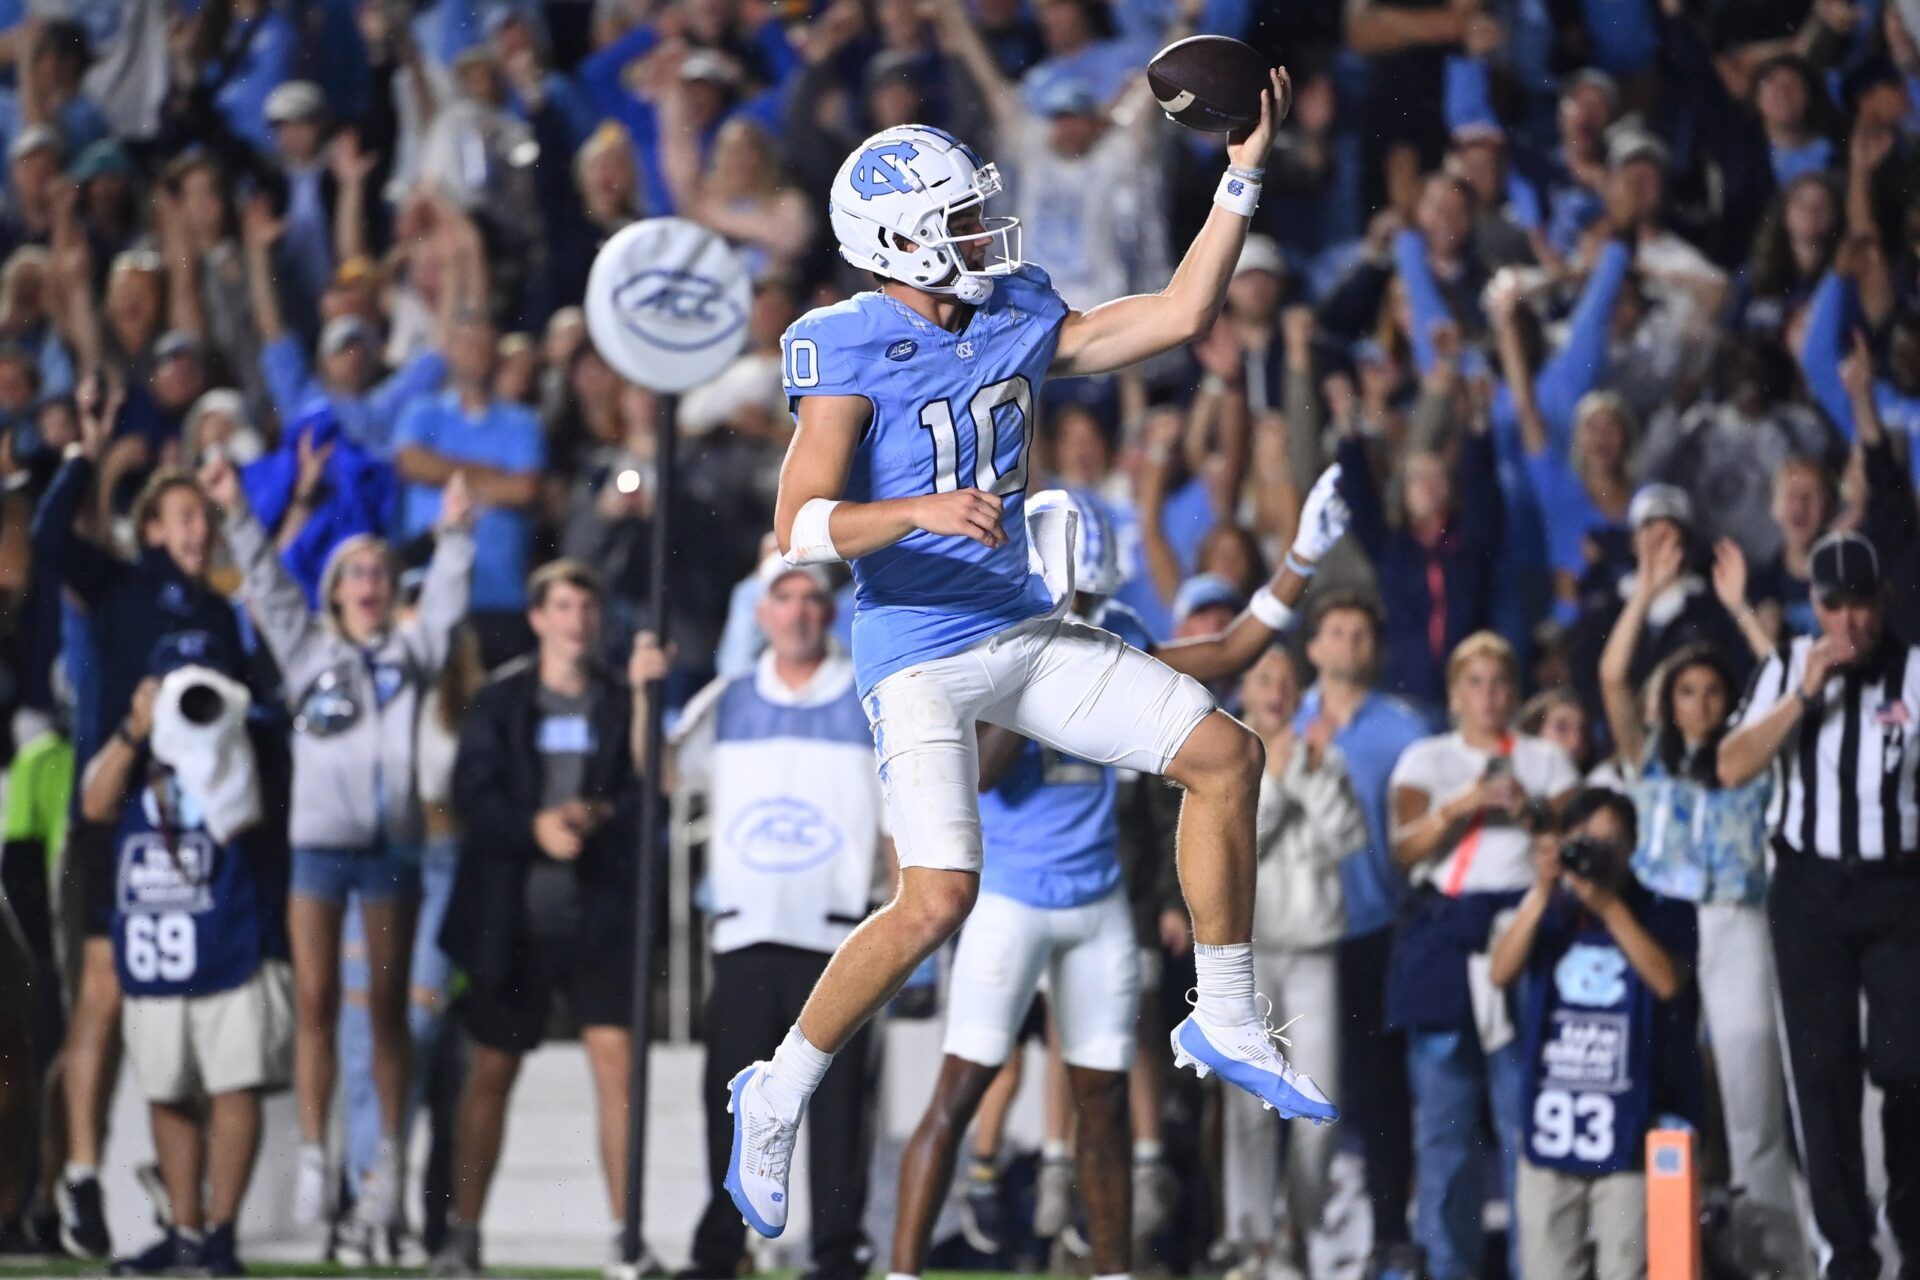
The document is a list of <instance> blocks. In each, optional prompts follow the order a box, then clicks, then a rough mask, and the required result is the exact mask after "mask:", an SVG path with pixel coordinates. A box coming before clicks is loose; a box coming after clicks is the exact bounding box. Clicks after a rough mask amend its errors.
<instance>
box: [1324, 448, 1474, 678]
mask: <svg viewBox="0 0 1920 1280" xmlns="http://www.w3.org/2000/svg"><path fill="white" fill-rule="evenodd" d="M1459 447H1460V456H1459V462H1458V463H1457V464H1456V465H1455V467H1454V481H1453V492H1454V514H1453V515H1452V516H1450V517H1449V518H1448V520H1447V525H1446V529H1445V531H1444V532H1443V533H1442V534H1441V535H1440V538H1439V539H1438V540H1437V541H1436V542H1435V543H1434V545H1433V546H1432V547H1426V546H1423V545H1421V543H1420V542H1419V541H1418V540H1417V539H1416V538H1414V536H1413V535H1412V534H1411V533H1409V532H1407V530H1405V529H1403V528H1397V527H1395V526H1393V525H1390V524H1389V523H1388V521H1387V511H1386V504H1385V503H1384V502H1383V501H1382V499H1381V495H1380V487H1379V485H1378V484H1376V483H1375V481H1374V478H1373V469H1372V463H1371V461H1370V459H1369V458H1368V457H1367V445H1366V442H1365V441H1364V440H1362V439H1360V438H1359V437H1357V436H1353V435H1348V436H1344V437H1342V439H1341V441H1340V449H1339V457H1340V494H1341V496H1342V497H1344V498H1345V499H1346V500H1347V506H1348V508H1349V509H1351V510H1352V512H1353V524H1352V532H1353V534H1354V536H1355V537H1357V538H1358V539H1359V540H1360V545H1361V546H1362V547H1363V548H1365V550H1366V553H1367V556H1368V558H1369V559H1371V560H1372V561H1373V567H1374V571H1375V572H1376V573H1377V574H1378V575H1379V578H1380V598H1381V599H1382V600H1385V601H1386V602H1387V604H1388V608H1387V615H1386V616H1387V625H1386V634H1385V635H1384V636H1383V637H1382V639H1383V641H1384V644H1383V653H1382V656H1381V667H1380V687H1381V688H1382V689H1383V690H1385V691H1386V692H1388V693H1394V694H1398V695H1400V696H1401V697H1403V698H1410V699H1413V700H1414V701H1416V702H1420V703H1423V704H1425V705H1427V706H1438V707H1444V706H1446V705H1447V690H1446V669H1447V655H1448V654H1450V653H1452V652H1453V647H1454V646H1455V645H1457V644H1459V643H1460V642H1461V641H1462V640H1464V639H1466V638H1467V637H1468V636H1470V635H1472V634H1473V633H1474V632H1476V631H1479V630H1481V629H1482V628H1484V627H1487V626H1489V625H1490V624H1491V622H1492V619H1493V591H1494V579H1495V569H1496V567H1497V566H1496V559H1497V557H1498V555H1499V548H1500V529H1501V503H1500V485H1499V481H1498V479H1497V477H1496V476H1495V474H1494V460H1493V442H1492V441H1491V439H1489V438H1488V437H1487V436H1484V435H1475V434H1468V435H1465V436H1463V437H1462V438H1461V440H1460V446H1459ZM1436 590H1437V591H1438V593H1439V598H1438V599H1437V600H1436V598H1435V592H1436ZM1436 611H1438V612H1440V613H1441V615H1442V616H1443V618H1444V624H1443V625H1442V627H1441V628H1440V631H1441V634H1440V635H1439V636H1438V637H1435V636H1434V635H1433V634H1432V632H1433V627H1432V622H1433V619H1434V617H1435V614H1436ZM1436 639H1437V641H1438V644H1437V645H1436V643H1435V642H1436Z"/></svg>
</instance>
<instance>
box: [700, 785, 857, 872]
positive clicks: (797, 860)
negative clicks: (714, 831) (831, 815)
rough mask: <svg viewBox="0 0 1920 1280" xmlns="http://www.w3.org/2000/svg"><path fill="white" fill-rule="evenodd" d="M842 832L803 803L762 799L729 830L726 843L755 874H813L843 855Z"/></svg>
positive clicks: (738, 818) (811, 807)
mask: <svg viewBox="0 0 1920 1280" xmlns="http://www.w3.org/2000/svg"><path fill="white" fill-rule="evenodd" d="M841 843H842V841H841V837H840V829H839V828H838V827H836V826H834V825H833V823H831V822H829V821H828V820H827V819H826V817H825V816H824V815H822V814H821V812H820V811H819V810H818V809H816V808H814V807H813V806H812V805H810V804H808V803H807V802H806V801H804V800H794V799H787V798H783V799H777V800H760V801H757V802H755V803H754V804H750V805H748V806H747V807H746V808H745V809H742V810H741V811H740V812H739V814H737V815H736V816H735V817H734V819H733V822H732V823H731V824H729V825H728V827H727V844H728V845H729V846H731V847H732V848H734V849H736V850H738V851H739V855H740V861H741V862H743V863H744V864H746V865H747V866H748V867H750V868H751V869H753V870H755V871H765V872H768V873H771V874H774V875H792V874H794V873H795V872H800V871H811V870H812V869H813V868H815V867H817V866H819V865H820V864H821V863H823V862H826V861H828V860H829V859H831V858H832V857H833V855H834V854H836V853H839V852H840V846H841Z"/></svg>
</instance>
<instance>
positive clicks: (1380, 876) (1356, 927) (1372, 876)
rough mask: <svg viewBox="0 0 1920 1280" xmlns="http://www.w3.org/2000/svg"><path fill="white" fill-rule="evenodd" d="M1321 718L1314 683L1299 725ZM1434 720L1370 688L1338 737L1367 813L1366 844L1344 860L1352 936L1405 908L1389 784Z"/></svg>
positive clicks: (1378, 926)
mask: <svg viewBox="0 0 1920 1280" xmlns="http://www.w3.org/2000/svg"><path fill="white" fill-rule="evenodd" d="M1319 718H1320V690H1319V688H1318V686H1316V687H1314V688H1312V689H1309V690H1308V691H1307V695H1306V697H1305V698H1303V699H1301V702H1300V711H1299V714H1297V715H1295V716H1294V718H1293V725H1294V729H1295V730H1296V731H1297V732H1300V733H1305V732H1306V729H1307V726H1308V725H1310V724H1312V723H1313V722H1314V721H1315V720H1317V719H1319ZM1433 732H1434V726H1432V725H1430V724H1428V723H1427V721H1426V719H1425V718H1424V717H1422V716H1421V715H1420V713H1419V712H1417V711H1415V710H1414V709H1413V708H1412V707H1411V706H1409V705H1408V704H1407V703H1405V702H1402V701H1401V700H1400V699H1398V698H1395V697H1392V696H1390V695H1388V694H1384V693H1370V694H1368V695H1367V700H1366V701H1365V702H1363V703H1361V704H1360V709H1359V710H1358V711H1356V712H1355V713H1354V715H1353V719H1351V720H1349V721H1347V726H1346V728H1344V729H1342V730H1340V732H1338V733H1336V734H1334V735H1333V743H1334V745H1335V746H1337V747H1339V748H1340V753H1341V754H1342V755H1344V756H1345V757H1346V759H1347V777H1348V778H1349V779H1351V780H1352V782H1353V793H1354V796H1355V797H1356V798H1357V799H1358V800H1359V801H1360V811H1361V813H1363V814H1365V815H1366V819H1367V847H1366V848H1364V849H1356V850H1354V851H1353V852H1352V853H1350V854H1348V855H1347V856H1346V857H1345V858H1344V859H1342V860H1341V863H1340V889H1341V892H1342V893H1343V894H1345V895H1346V904H1347V936H1348V937H1349V938H1358V937H1363V936H1365V935H1366V934H1369V933H1373V932H1374V931H1376V930H1379V929H1384V928H1386V927H1387V926H1388V925H1390V924H1392V923H1393V921H1394V917H1395V915H1396V914H1398V912H1399V909H1400V893H1401V887H1402V884H1403V880H1402V877H1401V875H1400V872H1399V870H1398V869H1397V868H1396V867H1395V866H1394V865H1393V839H1392V831H1393V827H1392V823H1391V822H1390V821H1389V818H1388V814H1387V805H1388V795H1387V792H1388V784H1389V782H1390V781H1391V779H1392V777H1393V766H1394V765H1396V764H1398V763H1399V761H1400V753H1401V752H1403V751H1405V750H1406V749H1407V748H1408V747H1410V746H1412V745H1413V744H1414V743H1416V742H1418V741H1420V739H1422V738H1425V737H1428V736H1430V735H1431V734H1432V733H1433Z"/></svg>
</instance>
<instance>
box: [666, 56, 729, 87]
mask: <svg viewBox="0 0 1920 1280" xmlns="http://www.w3.org/2000/svg"><path fill="white" fill-rule="evenodd" d="M680 78H681V79H682V80H688V81H692V80H705V81H706V82H708V83H709V84H717V85H719V86H720V87H721V88H723V89H732V88H734V87H736V86H738V85H739V83H740V68H739V67H737V66H735V65H734V63H733V59H731V58H729V57H727V55H726V54H724V53H715V52H714V51H713V50H712V49H693V50H690V51H688V53H687V56H686V57H685V58H684V59H682V60H681V62H680Z"/></svg>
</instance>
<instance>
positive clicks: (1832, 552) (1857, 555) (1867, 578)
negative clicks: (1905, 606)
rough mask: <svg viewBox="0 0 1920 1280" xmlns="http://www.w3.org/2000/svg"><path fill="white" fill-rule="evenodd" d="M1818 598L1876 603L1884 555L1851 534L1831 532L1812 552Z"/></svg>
mask: <svg viewBox="0 0 1920 1280" xmlns="http://www.w3.org/2000/svg"><path fill="white" fill-rule="evenodd" d="M1808 558H1809V560H1810V561H1811V562H1812V563H1811V572H1810V574H1809V577H1810V579H1811V580H1812V583H1813V596H1814V599H1816V600H1819V601H1820V602H1821V603H1822V604H1832V603H1834V602H1835V601H1838V600H1861V601H1863V600H1872V599H1873V598H1874V597H1875V596H1877V595H1879V594H1880V556H1879V554H1878V553H1877V552H1876V551H1874V549H1873V544H1872V543H1871V542H1868V541H1867V540H1866V539H1865V538H1863V537H1861V536H1860V535H1859V534H1857V533H1854V532H1851V531H1842V532H1840V533H1830V534H1828V535H1827V536H1826V537H1824V538H1822V539H1820V541H1818V542H1816V543H1814V544H1813V550H1812V552H1810V553H1809V557H1808Z"/></svg>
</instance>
